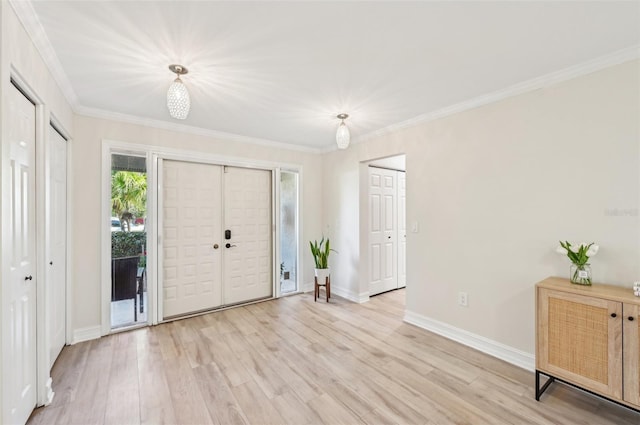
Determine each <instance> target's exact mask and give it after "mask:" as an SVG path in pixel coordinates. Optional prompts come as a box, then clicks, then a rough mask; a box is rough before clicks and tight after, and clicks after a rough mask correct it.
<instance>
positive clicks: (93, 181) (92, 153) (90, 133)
mask: <svg viewBox="0 0 640 425" xmlns="http://www.w3.org/2000/svg"><path fill="white" fill-rule="evenodd" d="M74 133H75V139H76V141H77V143H76V148H75V151H74V157H73V163H72V173H73V174H72V176H73V190H74V193H75V199H76V204H75V211H76V220H75V223H74V237H73V242H74V247H75V255H74V264H75V268H74V270H73V274H74V278H75V281H76V286H75V300H76V302H75V305H74V309H75V310H74V329H76V330H82V329H86V328H92V327H96V326H100V321H101V313H100V291H101V289H100V288H101V286H100V267H101V266H100V264H101V263H100V255H101V252H100V229H101V225H102V223H101V198H100V197H101V182H100V176H101V161H102V159H101V152H102V151H101V150H102V140H103V139H106V140H115V141H119V142H128V143H135V144H146V145H152V146H160V147H168V148H174V149H175V148H180V149H185V150H188V151H194V152H205V153H211V154H216V155H219V156H228V157H236V158H250V159H254V160H258V161H270V162H274V163H290V164H299V165H301V166H302V167H303V169H302V179H303V181H302V190H303V193H302V199H301V204H302V205H303V207H302V214H303V216H302V225H303V228H302V241H303V243H306V242H305V241H307V240H309V239H312V238H316V237H317V235H318V234H320V232H321V218H322V217H321V211H320V209H319V208H317V207H316V206H315V205H314V204H315V199H317V196H316V194H318V193H321V191H322V180H321V173H322V165H321V164H322V158H321V157H320V156H319V155H317V154H311V153H304V152H299V151H293V150H284V149H276V148H272V147H267V146H261V145H252V144H245V143H239V142H234V141H225V140H217V139H213V138H210V137H204V136H198V135H193V134H185V133H179V132H174V131H169V130H161V129H156V128H151V127H146V126H142V125H136V124H128V123H121V122H115V121H110V120H104V119H97V118H89V117H84V116H76V118H75V127H74ZM307 251H308V250H303V253H304V256H303V263H302V265H301V271H302V273H303V280H302V282H303V283H304V284H308V283H310V282H312V281H313V263H312V260H311V257H310V254H309V253H308V252H307Z"/></svg>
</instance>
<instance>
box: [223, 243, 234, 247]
mask: <svg viewBox="0 0 640 425" xmlns="http://www.w3.org/2000/svg"><path fill="white" fill-rule="evenodd" d="M234 246H235V245H231V244H230V243H227V244H226V245H225V247H227V248H233V247H234Z"/></svg>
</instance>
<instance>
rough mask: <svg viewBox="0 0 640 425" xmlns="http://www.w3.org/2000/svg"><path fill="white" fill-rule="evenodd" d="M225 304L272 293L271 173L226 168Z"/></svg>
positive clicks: (268, 295)
mask: <svg viewBox="0 0 640 425" xmlns="http://www.w3.org/2000/svg"><path fill="white" fill-rule="evenodd" d="M224 205H225V206H224V220H225V229H227V230H230V231H231V239H229V240H225V244H226V243H228V244H229V245H230V247H229V248H226V247H225V253H224V290H223V291H224V302H225V304H235V303H239V302H243V301H249V300H254V299H258V298H265V297H270V296H271V295H272V293H273V281H272V259H271V251H272V247H271V233H272V221H271V172H270V171H267V170H255V169H249V168H237V167H225V173H224Z"/></svg>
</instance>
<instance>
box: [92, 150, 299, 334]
mask: <svg viewBox="0 0 640 425" xmlns="http://www.w3.org/2000/svg"><path fill="white" fill-rule="evenodd" d="M111 153H124V154H127V153H128V154H134V155H141V154H143V153H144V154H145V155H146V158H147V253H148V254H147V264H148V265H149V266H148V267H147V299H148V303H147V308H148V310H147V312H148V316H147V318H148V320H147V322H148V324H149V325H156V324H158V323H161V322H162V297H161V296H160V282H162V256H161V255H160V252H161V249H162V245H161V242H162V238H161V235H160V229H159V223H161V222H162V221H161V219H162V215H161V211H162V200H161V199H160V198H161V197H159V196H157V194H158V193H162V170H161V166H160V163H161V161H162V160H163V159H169V160H176V161H190V162H199V163H205V164H216V165H227V166H232V167H244V168H259V169H263V170H271V171H272V178H273V179H275V176H276V174H277V175H279V169H285V170H287V171H293V172H296V173H298V194H299V199H301V197H300V194H301V193H302V192H301V190H302V173H303V167H302V165H301V164H291V163H283V162H276V161H262V160H255V159H250V158H241V157H233V156H228V155H220V154H215V153H208V152H200V151H192V150H185V149H176V148H167V147H163V146H155V145H147V144H139V143H129V142H122V141H117V140H110V139H103V140H102V182H101V184H102V217H101V220H102V221H101V223H103V227H102V228H101V230H102V231H101V235H102V241H101V264H102V266H101V282H102V285H101V287H102V291H101V293H102V296H101V297H102V301H101V308H102V315H101V317H102V324H101V333H102V335H107V334H109V333H111V332H112V331H111V267H110V261H111V235H110V229H109V228H108V227H107V225H106V223H108V222H109V221H110V218H111V205H110V197H111V196H110V194H111V179H110V176H111ZM276 182H279V181H277V180H274V183H276ZM278 186H279V184H274V185H273V187H272V193H273V194H274V198H273V203H272V209H273V213H272V223H273V229H272V233H273V246H274V251H273V252H274V254H273V255H272V259H273V263H274V264H273V267H272V268H273V273H272V274H273V277H272V280H273V288H274V292H273V294H274V297H277V296H279V294H278V293H277V292H276V289H277V287H278V286H279V275H278V274H277V273H276V272H277V271H278V270H279V268H278V267H276V264H280V263H279V262H278V263H276V262H277V261H280V253H279V248H278V246H279V244H280V234H279V223H278V222H277V221H275V220H276V214H278V217H279V213H277V211H276V206H278V205H279V203H280V198H279V191H277V190H275V188H276V187H278ZM301 211H302V209H301V206H300V205H299V211H298V214H299V215H300V216H299V217H300V218H299V220H298V227H299V229H301V228H302V213H301ZM301 237H302V232H298V261H299V260H300V258H301V251H300V248H301V246H302V244H301ZM156 242H158V243H156ZM297 278H298V288H299V290H300V277H299V276H298V277H297ZM278 290H279V288H278ZM125 329H127V328H125ZM129 329H130V328H129Z"/></svg>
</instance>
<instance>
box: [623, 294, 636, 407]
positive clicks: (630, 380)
mask: <svg viewBox="0 0 640 425" xmlns="http://www.w3.org/2000/svg"><path fill="white" fill-rule="evenodd" d="M622 309H623V312H624V315H623V320H622V322H623V323H622V328H623V329H624V331H623V332H624V336H623V338H624V339H623V341H624V346H623V354H622V355H623V357H624V400H625V401H627V402H629V403H633V404H635V405H636V406H640V306H638V305H634V304H624V305H623V306H622Z"/></svg>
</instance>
